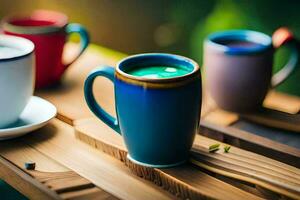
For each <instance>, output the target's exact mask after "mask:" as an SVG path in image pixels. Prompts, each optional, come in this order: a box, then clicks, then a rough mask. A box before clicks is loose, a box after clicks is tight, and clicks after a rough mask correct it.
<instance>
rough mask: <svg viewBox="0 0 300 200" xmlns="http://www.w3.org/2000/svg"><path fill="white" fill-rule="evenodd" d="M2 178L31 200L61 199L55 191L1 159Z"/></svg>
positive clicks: (0, 171)
mask: <svg viewBox="0 0 300 200" xmlns="http://www.w3.org/2000/svg"><path fill="white" fill-rule="evenodd" d="M0 178H1V179H2V180H4V181H5V182H7V183H8V184H10V185H11V186H12V187H14V188H15V189H16V190H18V191H19V192H20V193H22V194H23V195H25V196H26V197H28V198H29V199H33V200H35V199H37V200H38V199H45V200H47V199H49V200H50V199H60V197H59V196H58V195H57V194H56V193H55V192H53V191H51V190H49V189H48V188H47V187H46V186H45V185H43V184H41V183H40V182H38V181H37V180H35V179H34V178H32V177H31V176H30V175H28V174H26V173H24V172H23V171H22V170H21V169H19V168H18V167H16V166H15V165H13V164H12V163H10V162H9V161H7V160H6V159H4V158H2V157H0Z"/></svg>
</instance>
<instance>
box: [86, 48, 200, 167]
mask: <svg viewBox="0 0 300 200" xmlns="http://www.w3.org/2000/svg"><path fill="white" fill-rule="evenodd" d="M154 65H155V66H157V65H160V66H171V67H172V66H173V67H177V66H180V67H184V68H186V69H188V70H189V71H190V72H189V73H187V74H185V75H180V76H175V77H170V78H151V77H140V76H134V75H131V74H129V73H127V71H128V70H129V69H131V68H133V67H136V66H143V67H147V66H154ZM98 76H103V77H106V78H108V79H110V80H111V81H112V82H113V83H114V89H115V101H116V103H115V105H116V113H117V119H115V118H114V117H112V116H111V115H110V114H108V113H107V112H106V111H104V110H103V109H102V108H101V106H100V105H98V104H97V102H96V100H95V97H94V95H93V91H92V87H93V82H94V80H95V78H96V77H98ZM84 94H85V99H86V102H87V104H88V106H89V108H90V109H91V110H92V111H93V112H94V114H95V115H96V116H97V117H98V118H99V119H101V120H102V121H103V122H105V123H106V124H107V125H108V126H110V127H111V128H112V129H114V130H115V131H116V132H117V133H119V134H121V135H122V136H123V138H124V140H125V144H126V147H127V149H128V156H127V157H128V158H129V159H130V160H131V161H133V162H135V163H137V164H140V165H144V166H148V167H171V166H175V165H179V164H181V163H184V162H185V161H186V160H187V159H188V155H189V150H190V148H191V146H192V144H193V140H194V136H195V133H196V132H197V130H198V127H199V119H200V111H201V76H200V69H199V66H198V64H197V63H196V62H194V61H193V60H191V59H188V58H185V57H182V56H178V55H172V54H160V53H150V54H139V55H134V56H130V57H127V58H125V59H123V60H121V61H120V62H119V63H118V65H117V66H116V68H115V69H114V68H112V67H100V68H98V69H96V70H94V71H92V72H91V73H90V74H89V76H88V77H87V79H86V81H85V85H84Z"/></svg>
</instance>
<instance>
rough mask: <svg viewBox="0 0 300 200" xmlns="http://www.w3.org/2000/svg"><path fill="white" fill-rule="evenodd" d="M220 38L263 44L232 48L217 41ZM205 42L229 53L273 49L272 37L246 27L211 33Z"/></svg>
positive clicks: (254, 52)
mask: <svg viewBox="0 0 300 200" xmlns="http://www.w3.org/2000/svg"><path fill="white" fill-rule="evenodd" d="M218 39H237V40H241V41H248V42H254V43H257V44H262V45H260V46H257V47H246V48H232V47H228V46H227V45H223V44H220V43H218V42H216V40H218ZM204 43H205V44H207V45H209V46H211V47H212V48H214V49H215V50H217V51H220V52H223V53H225V54H229V55H248V54H256V53H261V52H264V51H266V50H269V49H272V48H273V45H272V38H271V37H270V36H269V35H267V34H264V33H262V32H258V31H253V30H246V29H234V30H226V31H220V32H215V33H212V34H210V35H209V36H208V37H207V38H206V39H205V41H204Z"/></svg>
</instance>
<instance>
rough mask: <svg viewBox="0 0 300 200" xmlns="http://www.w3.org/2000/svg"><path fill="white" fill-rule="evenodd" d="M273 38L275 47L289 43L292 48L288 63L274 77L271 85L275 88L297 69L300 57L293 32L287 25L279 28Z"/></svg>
mask: <svg viewBox="0 0 300 200" xmlns="http://www.w3.org/2000/svg"><path fill="white" fill-rule="evenodd" d="M272 40H273V44H274V47H275V49H278V48H279V47H281V46H283V45H285V44H288V45H289V46H288V47H289V48H290V49H291V50H292V52H291V55H290V58H289V61H288V62H287V64H286V65H285V66H284V67H283V68H281V70H279V71H278V72H277V73H276V74H274V75H273V77H272V80H271V87H272V88H274V87H277V86H278V85H280V84H281V83H283V82H284V81H285V80H286V79H287V78H288V77H289V76H290V75H291V74H292V73H293V72H294V71H295V69H296V66H297V63H298V59H299V49H298V47H297V42H296V39H295V38H294V36H293V34H292V32H291V31H290V30H289V29H287V28H285V27H281V28H279V29H277V30H276V31H275V32H274V34H273V36H272Z"/></svg>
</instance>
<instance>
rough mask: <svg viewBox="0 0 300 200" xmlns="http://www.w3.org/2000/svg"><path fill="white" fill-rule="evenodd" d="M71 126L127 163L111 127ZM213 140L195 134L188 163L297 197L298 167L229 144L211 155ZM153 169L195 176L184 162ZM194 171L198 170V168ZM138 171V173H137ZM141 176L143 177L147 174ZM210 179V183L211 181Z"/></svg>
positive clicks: (81, 123) (88, 123) (87, 122)
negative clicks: (178, 165)
mask: <svg viewBox="0 0 300 200" xmlns="http://www.w3.org/2000/svg"><path fill="white" fill-rule="evenodd" d="M75 129H76V136H77V137H78V138H79V139H80V140H82V141H84V142H86V143H88V144H90V145H92V146H94V147H96V148H98V149H101V150H102V151H104V152H106V153H108V154H110V155H112V156H114V157H116V158H118V159H120V160H123V161H126V162H127V163H128V162H129V161H128V160H126V158H125V155H126V147H125V145H124V143H123V140H122V138H121V136H119V135H118V134H116V133H114V131H113V130H111V129H110V128H109V127H107V126H106V125H105V124H103V123H102V122H100V121H99V120H97V119H86V120H79V121H76V122H75ZM214 143H218V142H217V141H215V140H212V139H208V138H206V137H203V136H199V135H198V136H197V137H196V139H195V143H194V146H193V149H192V163H193V164H195V165H197V166H200V167H201V168H204V169H205V170H208V171H210V172H212V173H217V174H220V175H223V176H227V177H230V178H234V179H238V180H241V181H245V182H248V183H250V184H254V185H258V186H260V187H263V188H265V189H267V190H269V191H272V192H275V193H277V194H280V195H284V196H287V197H290V198H298V197H299V195H300V193H299V189H300V177H299V175H300V174H299V173H300V170H299V169H297V168H295V167H291V166H289V165H286V164H283V163H280V162H278V161H275V160H272V159H269V158H266V157H264V156H260V155H257V154H254V153H251V152H248V151H245V150H241V149H238V148H235V147H232V149H230V152H231V153H228V154H226V153H223V151H222V149H221V151H219V152H217V153H215V154H212V153H208V147H209V145H211V144H214ZM223 146H224V144H222V147H223ZM129 163H130V162H129ZM130 165H132V164H130ZM130 165H129V166H130ZM133 170H134V171H141V169H139V168H137V167H136V166H135V167H133ZM157 170H158V171H159V172H164V173H167V175H168V177H169V178H172V179H175V180H176V179H178V177H177V176H179V177H181V178H183V177H184V176H186V177H185V178H183V179H184V180H185V181H184V184H188V185H189V184H190V182H193V181H194V179H193V178H192V179H191V180H189V178H187V177H190V178H191V177H196V176H197V175H196V172H195V173H193V172H194V171H195V170H193V169H192V167H190V165H186V166H184V167H183V169H180V170H178V171H176V169H168V170H165V169H157ZM142 171H143V170H142ZM189 171H190V172H189ZM196 171H197V170H196ZM189 173H190V174H189ZM197 173H201V171H198V172H197ZM138 174H139V175H141V174H140V173H138ZM142 174H143V173H142ZM174 174H176V176H174ZM160 175H161V174H160ZM144 176H146V177H147V176H149V175H144ZM161 176H162V175H161ZM163 178H165V177H163ZM210 178H213V177H210ZM210 178H207V179H210ZM172 179H171V180H172ZM154 181H155V179H154ZM210 181H211V182H213V181H212V180H210ZM214 184H215V183H214ZM174 187H175V186H174ZM211 192H212V191H211ZM188 198H190V197H188Z"/></svg>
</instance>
